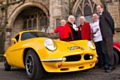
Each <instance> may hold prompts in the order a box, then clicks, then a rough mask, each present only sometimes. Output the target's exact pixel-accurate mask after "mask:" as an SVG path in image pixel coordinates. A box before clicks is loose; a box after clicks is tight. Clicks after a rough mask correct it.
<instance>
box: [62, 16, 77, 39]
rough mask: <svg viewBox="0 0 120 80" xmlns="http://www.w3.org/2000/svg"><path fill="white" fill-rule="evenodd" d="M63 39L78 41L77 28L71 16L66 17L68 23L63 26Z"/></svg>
mask: <svg viewBox="0 0 120 80" xmlns="http://www.w3.org/2000/svg"><path fill="white" fill-rule="evenodd" d="M64 38H65V39H66V40H67V41H72V40H78V28H77V26H76V24H75V17H74V16H73V15H70V16H69V17H68V22H67V23H66V24H65V31H64Z"/></svg>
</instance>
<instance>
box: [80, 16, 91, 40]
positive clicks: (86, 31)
mask: <svg viewBox="0 0 120 80" xmlns="http://www.w3.org/2000/svg"><path fill="white" fill-rule="evenodd" d="M79 20H80V25H79V27H81V34H79V35H81V37H82V40H91V29H90V24H89V23H88V22H86V20H85V17H84V16H81V17H80V18H79ZM79 27H78V29H79ZM78 31H80V30H78ZM78 33H80V32H78ZM79 37H80V36H79Z"/></svg>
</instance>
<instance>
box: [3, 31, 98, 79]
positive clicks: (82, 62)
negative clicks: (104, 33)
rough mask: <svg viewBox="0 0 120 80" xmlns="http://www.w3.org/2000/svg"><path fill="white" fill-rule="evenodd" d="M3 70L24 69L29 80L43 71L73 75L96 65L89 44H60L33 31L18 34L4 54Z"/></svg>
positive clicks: (43, 34)
mask: <svg viewBox="0 0 120 80" xmlns="http://www.w3.org/2000/svg"><path fill="white" fill-rule="evenodd" d="M4 57H5V60H4V66H5V71H9V70H10V69H11V66H15V67H19V68H24V69H26V73H27V75H28V77H29V78H30V79H31V80H38V79H40V78H42V76H43V73H44V71H46V72H50V73H53V72H57V73H61V72H73V71H81V70H87V69H91V68H93V67H94V66H95V64H96V62H97V54H96V50H95V47H94V44H93V43H92V41H88V40H76V41H68V42H66V41H61V40H59V39H53V38H51V37H50V36H49V34H47V33H44V32H40V31H37V30H27V31H22V32H19V33H18V34H17V35H16V36H15V37H14V38H12V45H11V46H10V47H9V48H8V49H7V51H6V52H5V54H4Z"/></svg>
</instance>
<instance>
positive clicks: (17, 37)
mask: <svg viewBox="0 0 120 80" xmlns="http://www.w3.org/2000/svg"><path fill="white" fill-rule="evenodd" d="M15 39H16V41H17V42H18V40H19V34H18V35H17V36H16V37H15Z"/></svg>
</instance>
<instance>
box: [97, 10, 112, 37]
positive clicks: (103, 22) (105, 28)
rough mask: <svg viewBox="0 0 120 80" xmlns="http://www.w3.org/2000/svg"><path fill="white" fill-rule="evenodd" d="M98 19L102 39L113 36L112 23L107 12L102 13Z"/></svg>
mask: <svg viewBox="0 0 120 80" xmlns="http://www.w3.org/2000/svg"><path fill="white" fill-rule="evenodd" d="M99 19H100V22H99V24H100V30H101V34H102V37H103V38H107V37H111V36H113V34H114V21H113V19H112V17H111V15H110V13H109V12H108V11H103V12H102V15H100V16H99Z"/></svg>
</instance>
